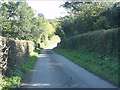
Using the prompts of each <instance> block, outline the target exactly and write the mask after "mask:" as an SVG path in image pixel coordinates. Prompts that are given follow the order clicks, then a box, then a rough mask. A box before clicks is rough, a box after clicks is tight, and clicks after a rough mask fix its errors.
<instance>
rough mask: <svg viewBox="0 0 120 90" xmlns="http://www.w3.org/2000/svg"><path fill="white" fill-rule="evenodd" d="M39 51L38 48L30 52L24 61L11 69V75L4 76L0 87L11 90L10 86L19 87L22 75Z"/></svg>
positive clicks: (30, 65)
mask: <svg viewBox="0 0 120 90" xmlns="http://www.w3.org/2000/svg"><path fill="white" fill-rule="evenodd" d="M39 52H40V49H38V48H37V49H36V50H34V51H33V52H31V53H30V55H29V56H28V57H27V58H26V60H25V62H24V63H23V64H22V65H21V66H19V67H17V68H16V69H15V70H14V71H13V73H12V75H9V76H5V77H4V78H3V82H2V84H1V87H2V88H1V89H2V90H10V89H11V90H12V88H16V87H19V86H20V85H21V82H22V79H23V78H24V75H25V74H26V73H27V72H29V71H30V70H31V69H32V67H33V66H34V64H35V62H36V60H37V58H38V55H39Z"/></svg>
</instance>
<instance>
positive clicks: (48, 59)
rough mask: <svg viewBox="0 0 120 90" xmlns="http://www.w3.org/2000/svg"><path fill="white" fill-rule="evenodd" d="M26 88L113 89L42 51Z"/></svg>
mask: <svg viewBox="0 0 120 90" xmlns="http://www.w3.org/2000/svg"><path fill="white" fill-rule="evenodd" d="M32 72H33V74H32V76H31V80H30V81H29V83H24V84H23V85H22V86H23V87H26V88H115V86H114V85H112V84H110V83H109V82H107V81H104V80H103V79H101V78H99V77H97V76H95V75H94V74H92V73H90V72H88V71H86V70H85V69H84V68H81V67H79V66H78V65H76V64H74V63H72V62H71V61H69V60H68V59H66V58H64V57H63V56H61V55H58V54H56V53H55V52H53V51H52V50H42V51H41V54H40V56H39V58H38V60H37V63H36V65H35V67H34V69H33V70H32Z"/></svg>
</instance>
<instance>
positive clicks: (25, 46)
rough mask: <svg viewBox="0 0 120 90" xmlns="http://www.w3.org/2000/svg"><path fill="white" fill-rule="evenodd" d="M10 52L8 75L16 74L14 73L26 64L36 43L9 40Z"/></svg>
mask: <svg viewBox="0 0 120 90" xmlns="http://www.w3.org/2000/svg"><path fill="white" fill-rule="evenodd" d="M7 46H8V47H9V50H8V68H7V71H6V74H7V75H9V74H10V75H11V74H14V73H13V71H14V69H15V68H16V67H19V66H20V65H22V64H23V63H24V60H25V59H26V57H27V56H28V55H29V54H30V52H32V51H33V50H34V48H35V45H34V42H32V41H25V40H7Z"/></svg>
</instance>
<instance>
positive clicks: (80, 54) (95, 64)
mask: <svg viewBox="0 0 120 90" xmlns="http://www.w3.org/2000/svg"><path fill="white" fill-rule="evenodd" d="M54 50H55V51H56V52H58V53H59V54H61V55H63V56H64V57H66V58H68V59H69V60H71V61H72V62H74V63H75V64H77V65H79V66H81V67H83V68H85V69H87V70H88V71H90V72H92V73H94V74H96V75H98V76H100V77H101V78H103V79H105V80H108V81H109V82H112V83H113V84H115V85H118V59H117V58H113V57H109V56H101V55H100V54H97V53H93V52H91V53H88V52H86V51H84V50H78V51H73V50H66V49H60V48H56V49H54Z"/></svg>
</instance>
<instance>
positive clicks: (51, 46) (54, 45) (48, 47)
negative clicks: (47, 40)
mask: <svg viewBox="0 0 120 90" xmlns="http://www.w3.org/2000/svg"><path fill="white" fill-rule="evenodd" d="M57 44H58V43H54V44H52V45H50V46H47V47H46V48H45V49H53V48H55V47H57Z"/></svg>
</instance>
